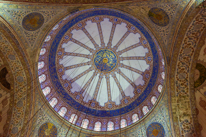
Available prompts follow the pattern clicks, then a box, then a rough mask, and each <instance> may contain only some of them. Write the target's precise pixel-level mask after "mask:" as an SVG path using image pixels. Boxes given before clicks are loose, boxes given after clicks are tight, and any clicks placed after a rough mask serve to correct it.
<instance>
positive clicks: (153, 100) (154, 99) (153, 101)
mask: <svg viewBox="0 0 206 137" xmlns="http://www.w3.org/2000/svg"><path fill="white" fill-rule="evenodd" d="M156 101H157V98H156V97H155V96H153V97H152V98H151V102H152V104H153V105H154V104H155V102H156Z"/></svg>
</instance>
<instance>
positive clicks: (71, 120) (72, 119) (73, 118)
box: [69, 114, 77, 124]
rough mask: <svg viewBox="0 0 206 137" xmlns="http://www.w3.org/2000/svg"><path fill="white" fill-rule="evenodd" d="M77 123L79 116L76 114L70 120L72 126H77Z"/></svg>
mask: <svg viewBox="0 0 206 137" xmlns="http://www.w3.org/2000/svg"><path fill="white" fill-rule="evenodd" d="M76 121H77V115H76V114H72V115H71V117H70V119H69V122H71V123H72V124H75V123H76Z"/></svg>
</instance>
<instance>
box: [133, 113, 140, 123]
mask: <svg viewBox="0 0 206 137" xmlns="http://www.w3.org/2000/svg"><path fill="white" fill-rule="evenodd" d="M138 120H139V118H138V115H137V114H133V115H132V122H133V123H135V122H137V121H138Z"/></svg>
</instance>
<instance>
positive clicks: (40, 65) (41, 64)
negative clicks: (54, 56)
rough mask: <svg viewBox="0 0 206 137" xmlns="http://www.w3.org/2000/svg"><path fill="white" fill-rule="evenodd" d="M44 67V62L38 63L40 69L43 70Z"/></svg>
mask: <svg viewBox="0 0 206 137" xmlns="http://www.w3.org/2000/svg"><path fill="white" fill-rule="evenodd" d="M43 67H44V61H41V62H38V69H42V68H43Z"/></svg>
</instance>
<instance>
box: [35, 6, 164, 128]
mask: <svg viewBox="0 0 206 137" xmlns="http://www.w3.org/2000/svg"><path fill="white" fill-rule="evenodd" d="M38 69H39V82H40V84H41V88H42V91H43V93H44V95H45V96H46V98H47V99H48V100H49V103H50V105H51V106H52V107H53V108H54V110H55V111H57V112H58V113H59V114H60V115H61V116H63V117H64V118H65V119H66V120H68V121H69V122H71V123H73V124H76V125H77V126H81V127H83V128H86V129H90V130H95V131H111V130H115V129H119V128H124V127H125V126H127V125H130V124H132V123H135V122H136V121H138V120H139V119H141V118H143V117H144V115H146V114H147V113H149V111H150V110H151V109H152V108H153V106H154V105H155V104H156V101H157V99H158V98H159V96H160V94H161V91H162V88H163V83H164V79H165V73H164V60H163V56H162V53H161V49H160V47H159V46H158V44H157V43H156V41H155V39H154V36H152V34H151V33H150V32H149V31H148V29H147V28H146V27H145V26H144V25H143V24H142V23H141V22H140V21H139V20H137V19H135V18H134V17H132V16H130V15H128V14H125V13H122V12H120V11H117V10H112V9H104V8H97V9H88V10H83V11H79V12H76V13H74V14H72V15H69V16H67V17H65V18H64V19H63V20H61V21H60V22H59V23H58V24H56V25H55V27H54V28H53V29H52V30H51V32H50V33H49V34H48V36H47V37H46V38H45V41H44V43H43V46H42V49H41V52H40V57H39V66H38ZM85 123H87V124H85ZM120 123H121V124H120ZM122 123H123V124H122ZM102 124H103V125H108V126H109V127H110V128H108V129H107V128H103V127H102V126H103V125H102ZM101 125H102V126H101ZM99 126H100V127H102V128H100V129H99V128H96V127H99Z"/></svg>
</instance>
